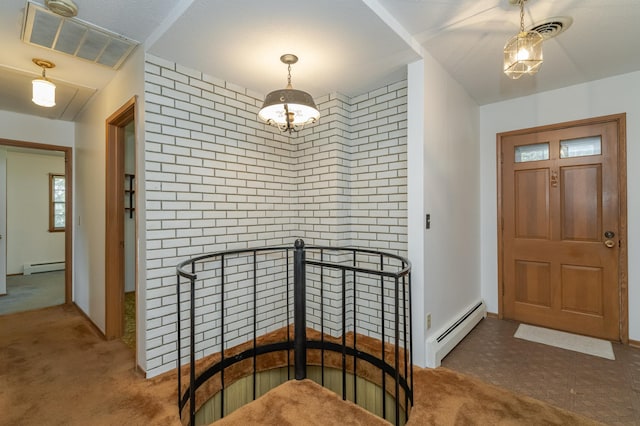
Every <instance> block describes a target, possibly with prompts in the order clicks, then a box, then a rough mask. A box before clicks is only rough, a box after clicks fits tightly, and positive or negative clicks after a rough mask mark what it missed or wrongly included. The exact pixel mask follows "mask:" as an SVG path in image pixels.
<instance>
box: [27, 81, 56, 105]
mask: <svg viewBox="0 0 640 426" xmlns="http://www.w3.org/2000/svg"><path fill="white" fill-rule="evenodd" d="M31 83H32V85H33V98H32V99H31V100H32V101H33V103H34V104H36V105H40V106H43V107H53V106H55V105H56V85H55V84H53V83H52V82H50V81H48V80H45V79H40V78H38V79H35V80H33V81H32V82H31Z"/></svg>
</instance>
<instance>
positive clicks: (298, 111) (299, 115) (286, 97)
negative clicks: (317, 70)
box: [258, 54, 320, 133]
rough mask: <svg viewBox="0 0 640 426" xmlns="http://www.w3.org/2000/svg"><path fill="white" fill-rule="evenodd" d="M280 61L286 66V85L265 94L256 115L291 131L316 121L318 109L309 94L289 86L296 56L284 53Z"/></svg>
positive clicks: (285, 130)
mask: <svg viewBox="0 0 640 426" xmlns="http://www.w3.org/2000/svg"><path fill="white" fill-rule="evenodd" d="M280 61H282V62H283V63H284V64H287V66H288V76H287V87H286V88H284V89H279V90H274V91H273V92H271V93H269V94H268V95H267V97H266V98H265V100H264V104H263V105H262V108H261V109H260V112H258V117H259V118H260V119H261V120H262V121H264V122H265V123H267V124H269V125H271V126H275V127H277V128H278V129H280V131H283V132H287V131H288V132H289V133H291V132H292V131H294V130H295V131H298V130H302V128H303V127H304V126H305V125H307V124H313V123H315V122H316V121H318V118H320V111H318V107H316V104H315V102H314V101H313V97H311V95H310V94H308V93H307V92H303V91H302V90H296V89H294V88H293V87H291V65H292V64H295V63H296V62H298V57H297V56H296V55H291V54H286V55H282V56H281V57H280Z"/></svg>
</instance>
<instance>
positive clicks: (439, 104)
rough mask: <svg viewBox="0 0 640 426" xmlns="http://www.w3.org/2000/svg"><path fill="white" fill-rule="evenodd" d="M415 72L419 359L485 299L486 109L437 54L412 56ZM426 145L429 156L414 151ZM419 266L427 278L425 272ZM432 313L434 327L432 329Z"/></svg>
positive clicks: (412, 122)
mask: <svg viewBox="0 0 640 426" xmlns="http://www.w3.org/2000/svg"><path fill="white" fill-rule="evenodd" d="M421 68H422V69H423V70H421ZM421 71H422V75H420V73H421ZM409 77H410V79H409V93H410V94H411V95H410V103H409V109H410V114H409V117H410V118H409V135H410V140H409V157H410V163H409V182H410V190H409V194H410V199H411V197H412V196H414V195H417V201H416V202H415V204H411V206H410V213H409V215H410V216H409V236H410V237H409V238H410V243H409V247H410V252H409V256H410V260H411V261H412V263H413V270H414V277H413V278H414V282H413V285H414V295H419V294H420V293H422V300H416V299H414V301H413V303H414V306H413V312H414V325H415V326H414V341H415V345H416V350H415V354H416V356H415V358H416V359H415V362H416V364H418V365H424V363H425V359H424V353H423V352H422V351H424V344H425V341H426V340H427V339H428V338H429V337H430V336H431V335H433V334H435V333H437V332H439V331H441V329H442V328H443V327H445V326H449V325H450V324H451V323H452V321H454V320H456V319H457V318H458V317H459V316H460V315H461V314H462V313H463V312H465V311H466V310H467V309H468V308H469V307H470V306H471V305H472V304H473V303H475V302H477V301H479V300H480V261H479V260H480V217H479V210H480V196H479V193H480V183H479V175H480V168H479V162H478V156H479V155H480V153H479V147H478V139H479V109H478V106H477V105H476V104H475V102H474V101H473V100H472V99H471V98H470V97H469V96H468V95H467V93H466V92H465V91H464V90H463V89H462V87H461V86H460V85H459V84H458V83H457V82H456V81H455V80H453V79H452V78H451V76H449V74H447V73H446V71H444V69H443V68H442V67H441V66H440V65H439V64H438V63H437V62H436V61H435V60H433V58H431V57H430V56H429V55H426V56H425V58H424V59H423V61H420V62H418V63H415V64H411V66H410V69H409ZM420 78H422V81H419V79H420ZM414 86H415V88H416V90H417V91H418V93H419V92H420V91H421V90H423V91H424V92H423V97H422V98H423V99H422V102H423V104H422V105H419V104H418V105H416V103H419V102H420V100H419V98H418V96H417V95H416V96H415V97H412V96H414V95H415V94H414V93H413V90H414ZM412 108H416V110H417V111H420V110H422V117H416V116H415V114H413V113H412V112H411V109H412ZM420 126H422V127H420ZM421 135H422V138H423V139H422V140H420V137H421ZM420 143H421V144H422V146H420V145H419V144H420ZM420 153H422V154H423V155H424V156H423V157H422V161H416V159H415V158H412V157H414V156H415V155H419V154H420ZM420 179H422V181H420ZM416 180H417V181H418V182H419V183H420V182H421V183H422V185H421V186H422V193H417V194H416V191H420V186H419V184H418V185H416V186H413V183H414V182H416ZM420 197H422V203H423V206H422V208H423V210H420V211H416V209H420V208H421V206H420V203H421V202H420ZM410 202H411V201H410ZM427 213H428V214H430V215H431V228H430V229H429V230H426V229H425V214H427ZM421 236H422V237H421ZM421 239H422V240H423V244H422V248H423V250H420V249H421V247H420V240H421ZM419 255H421V256H422V258H419V257H416V256H419ZM416 269H419V271H416ZM419 274H422V276H423V278H422V280H423V281H422V282H418V280H417V278H418V277H419ZM419 286H422V288H421V289H420V288H419ZM428 313H431V328H430V329H429V330H425V328H426V325H425V324H424V322H425V315H426V314H428Z"/></svg>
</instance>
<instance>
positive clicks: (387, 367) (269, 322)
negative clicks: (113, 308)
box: [176, 240, 413, 426]
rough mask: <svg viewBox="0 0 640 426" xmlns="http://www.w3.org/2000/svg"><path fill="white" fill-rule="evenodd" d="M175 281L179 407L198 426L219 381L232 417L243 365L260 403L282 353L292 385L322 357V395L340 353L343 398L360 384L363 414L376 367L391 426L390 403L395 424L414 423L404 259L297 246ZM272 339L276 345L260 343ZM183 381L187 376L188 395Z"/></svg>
mask: <svg viewBox="0 0 640 426" xmlns="http://www.w3.org/2000/svg"><path fill="white" fill-rule="evenodd" d="M292 264H293V265H292ZM291 273H293V277H291ZM176 275H177V305H178V310H177V324H178V327H177V337H178V355H177V364H178V407H179V410H180V415H181V417H183V413H184V410H185V408H186V407H187V404H188V412H187V413H186V415H188V419H189V424H190V425H192V426H193V425H195V416H196V405H197V404H196V400H197V399H198V400H200V401H201V400H202V399H203V398H207V397H211V396H213V395H204V396H201V397H200V398H197V397H196V393H197V391H198V390H199V389H201V388H203V385H204V384H205V383H208V382H209V381H210V380H211V379H214V378H215V380H216V382H215V383H216V384H215V386H214V389H216V390H217V391H219V393H220V408H219V412H220V415H221V417H224V415H225V412H224V410H225V409H224V407H225V402H224V393H225V388H226V387H227V385H230V383H228V384H227V383H225V370H228V369H230V367H233V366H237V365H238V363H241V362H243V361H247V360H249V361H250V362H251V364H252V365H251V368H252V373H248V374H253V376H254V377H253V399H255V398H256V397H257V396H258V395H257V392H256V374H257V371H258V366H257V360H258V359H259V357H260V356H262V355H265V354H273V353H284V357H282V358H283V359H284V361H283V362H284V364H285V365H284V366H286V367H287V379H290V376H289V375H290V371H291V367H293V370H294V376H295V378H296V379H297V380H302V379H305V378H307V365H308V363H307V359H308V358H307V356H308V355H309V354H313V356H314V360H315V361H314V364H319V366H320V369H321V374H320V380H319V382H320V384H321V385H323V386H324V385H325V383H324V381H325V368H328V366H327V364H328V363H330V362H329V361H327V360H326V358H328V357H327V354H330V353H337V354H338V355H339V356H340V362H339V364H340V365H339V368H340V369H341V370H342V398H343V399H346V398H347V380H348V379H347V374H352V375H353V383H352V389H353V399H354V402H355V403H356V404H357V403H358V393H357V380H356V379H357V377H358V375H359V371H361V370H359V365H360V364H359V362H360V363H362V364H369V365H371V366H374V367H375V368H377V370H378V371H379V372H380V373H379V376H376V378H375V379H371V377H369V378H368V380H370V381H371V380H375V381H376V384H378V385H380V386H381V388H382V390H383V391H382V404H381V405H382V413H381V414H382V417H383V418H388V416H387V405H388V404H387V403H386V400H385V398H386V394H390V395H391V396H392V397H393V398H394V407H393V410H394V411H393V413H392V414H393V417H392V419H393V420H394V421H395V423H396V424H401V423H402V421H401V415H402V414H404V416H403V417H404V421H405V422H406V420H407V419H408V416H409V412H410V407H411V406H413V362H412V343H411V342H412V340H411V292H410V288H411V266H410V264H409V262H408V261H407V260H406V259H405V258H403V257H401V256H398V255H394V254H390V253H384V252H380V251H375V250H369V249H359V248H336V247H321V246H308V247H305V245H304V242H303V241H302V240H297V241H296V242H295V245H294V247H293V248H292V247H264V248H255V249H242V250H229V251H224V252H217V253H211V254H206V255H202V256H197V257H194V258H191V259H189V260H186V261H184V262H182V263H180V264H179V265H178V266H177V274H176ZM185 278H186V279H187V281H186V282H184V280H183V279H185ZM292 281H293V292H292V291H291V282H292ZM291 305H293V309H292V306H291ZM291 311H293V339H292V338H291V332H290V331H291ZM278 330H280V331H283V332H284V333H285V335H284V336H283V335H282V332H280V333H279V334H278V332H277V331H278ZM308 332H309V333H308ZM270 333H272V334H273V335H275V336H276V337H275V340H274V339H273V338H268V339H266V340H261V339H263V336H270V335H272V334H270ZM274 333H275V334H274ZM313 351H315V352H313ZM291 352H293V365H292V360H291ZM389 354H391V356H389ZM187 355H188V362H186V361H185V358H186V357H187ZM318 358H319V361H318ZM207 361H208V362H207ZM332 362H333V363H334V364H335V359H334V361H332ZM183 371H186V372H188V379H187V380H188V383H187V384H185V385H186V386H183V381H184V379H183ZM186 375H187V374H185V376H186ZM235 378H236V379H237V377H235Z"/></svg>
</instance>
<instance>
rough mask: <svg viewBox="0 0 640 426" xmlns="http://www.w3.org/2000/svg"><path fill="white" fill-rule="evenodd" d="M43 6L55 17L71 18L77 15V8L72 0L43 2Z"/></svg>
mask: <svg viewBox="0 0 640 426" xmlns="http://www.w3.org/2000/svg"><path fill="white" fill-rule="evenodd" d="M44 5H45V6H47V8H48V9H49V10H50V11H52V12H53V13H55V14H56V15H60V16H63V17H65V18H73V17H74V16H76V15H77V14H78V6H76V4H75V3H74V2H73V0H44Z"/></svg>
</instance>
